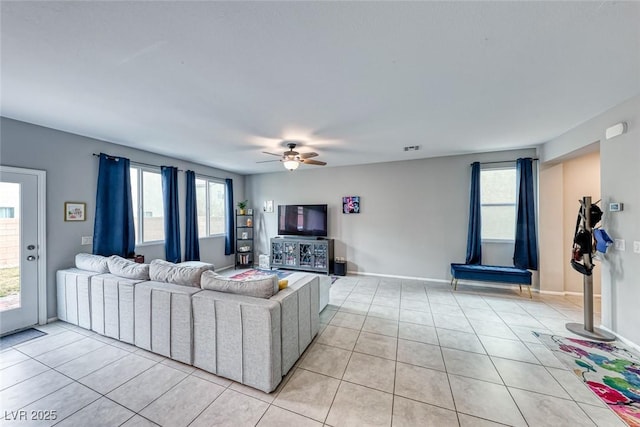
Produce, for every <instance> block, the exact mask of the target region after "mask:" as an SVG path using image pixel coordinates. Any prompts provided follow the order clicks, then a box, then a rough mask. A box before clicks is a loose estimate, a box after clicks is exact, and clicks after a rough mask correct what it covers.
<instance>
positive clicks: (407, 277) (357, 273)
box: [347, 270, 449, 283]
mask: <svg viewBox="0 0 640 427" xmlns="http://www.w3.org/2000/svg"><path fill="white" fill-rule="evenodd" d="M347 274H355V275H356V276H374V277H390V278H393V279H407V280H425V281H429V282H443V283H449V281H448V280H443V279H429V278H428V277H415V276H398V275H396V274H380V273H364V272H361V271H353V270H348V271H347Z"/></svg>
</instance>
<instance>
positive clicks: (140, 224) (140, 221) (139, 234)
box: [129, 162, 165, 246]
mask: <svg viewBox="0 0 640 427" xmlns="http://www.w3.org/2000/svg"><path fill="white" fill-rule="evenodd" d="M131 168H135V169H137V170H138V171H137V173H136V176H135V179H136V182H137V184H138V186H137V188H138V194H137V200H138V206H133V209H135V210H136V211H137V212H138V218H137V224H135V230H136V238H135V241H136V246H145V245H156V244H158V243H164V241H165V239H161V240H147V241H145V240H143V238H144V201H143V197H142V194H143V185H144V182H143V181H144V180H143V179H142V173H143V172H151V173H157V174H158V175H160V179H161V180H162V171H161V170H160V168H154V167H149V166H145V165H141V164H136V163H133V162H131V164H130V165H129V170H131ZM130 179H131V182H133V179H134V177H133V176H131V177H130ZM131 195H132V196H133V192H132V194H131Z"/></svg>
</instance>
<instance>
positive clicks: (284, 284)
mask: <svg viewBox="0 0 640 427" xmlns="http://www.w3.org/2000/svg"><path fill="white" fill-rule="evenodd" d="M287 286H289V281H288V280H287V279H282V280H279V281H278V288H279V289H280V290H283V289H284V288H286V287H287Z"/></svg>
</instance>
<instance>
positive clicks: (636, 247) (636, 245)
mask: <svg viewBox="0 0 640 427" xmlns="http://www.w3.org/2000/svg"><path fill="white" fill-rule="evenodd" d="M633 252H635V253H637V254H640V242H638V241H634V242H633Z"/></svg>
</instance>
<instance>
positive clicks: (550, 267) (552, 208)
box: [538, 163, 569, 293]
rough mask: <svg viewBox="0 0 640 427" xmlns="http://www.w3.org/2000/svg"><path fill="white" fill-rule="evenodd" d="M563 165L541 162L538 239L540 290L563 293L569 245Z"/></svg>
mask: <svg viewBox="0 0 640 427" xmlns="http://www.w3.org/2000/svg"><path fill="white" fill-rule="evenodd" d="M562 183H563V165H562V163H560V164H557V165H550V166H549V165H544V164H543V165H540V194H539V197H538V200H539V209H538V212H539V218H538V220H539V224H540V229H539V232H538V241H539V242H540V248H539V251H540V290H541V291H545V292H559V293H564V290H565V289H564V268H565V265H566V264H567V263H568V262H569V249H568V248H567V247H566V246H565V245H564V240H563V239H562V238H558V236H563V233H564V220H563V219H564V197H563V192H562V188H563V187H562Z"/></svg>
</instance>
